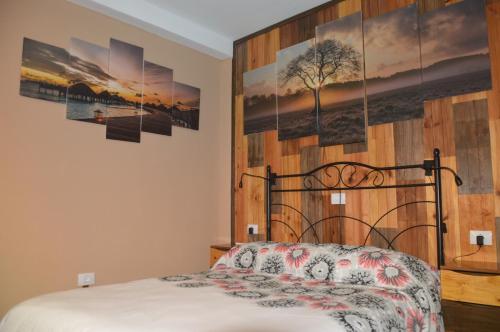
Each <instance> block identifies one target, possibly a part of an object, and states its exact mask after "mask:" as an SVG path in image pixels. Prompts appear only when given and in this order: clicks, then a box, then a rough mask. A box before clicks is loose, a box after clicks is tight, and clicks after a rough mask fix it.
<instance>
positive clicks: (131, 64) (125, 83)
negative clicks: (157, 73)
mask: <svg viewBox="0 0 500 332" xmlns="http://www.w3.org/2000/svg"><path fill="white" fill-rule="evenodd" d="M143 54H144V50H143V49H142V48H141V47H138V46H134V45H131V44H128V43H125V42H122V41H119V40H116V39H111V41H110V44H109V74H110V75H111V76H113V78H114V79H113V80H112V81H110V82H109V91H110V92H111V93H118V95H120V96H121V97H123V98H125V99H126V100H128V101H133V102H141V101H142V81H143V76H142V74H143Z"/></svg>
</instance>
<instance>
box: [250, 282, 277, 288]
mask: <svg viewBox="0 0 500 332" xmlns="http://www.w3.org/2000/svg"><path fill="white" fill-rule="evenodd" d="M281 286H282V285H281V283H279V282H278V281H275V280H271V281H261V282H256V283H254V284H253V287H255V288H257V289H273V288H279V287H281Z"/></svg>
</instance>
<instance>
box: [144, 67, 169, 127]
mask: <svg viewBox="0 0 500 332" xmlns="http://www.w3.org/2000/svg"><path fill="white" fill-rule="evenodd" d="M173 83H174V81H173V71H172V69H170V68H167V67H163V66H160V65H157V64H154V63H151V62H148V61H144V89H143V97H142V98H143V103H142V131H144V132H148V133H153V134H159V135H166V136H170V135H172V118H171V112H172V100H173V88H174V86H173Z"/></svg>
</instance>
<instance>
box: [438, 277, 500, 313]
mask: <svg viewBox="0 0 500 332" xmlns="http://www.w3.org/2000/svg"><path fill="white" fill-rule="evenodd" d="M441 297H442V298H443V299H444V300H452V301H462V302H471V303H479V304H486V305H494V306H500V276H499V275H492V274H479V273H466V272H455V271H449V270H442V271H441Z"/></svg>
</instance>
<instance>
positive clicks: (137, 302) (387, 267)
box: [0, 149, 462, 332]
mask: <svg viewBox="0 0 500 332" xmlns="http://www.w3.org/2000/svg"><path fill="white" fill-rule="evenodd" d="M411 169H419V170H423V171H425V175H427V176H429V177H431V176H433V180H431V181H430V182H416V183H406V182H405V183H403V184H398V183H394V182H389V183H386V182H385V179H386V178H390V177H392V178H394V172H398V171H405V170H411ZM442 170H446V171H449V172H451V173H452V174H453V175H454V177H455V182H456V184H457V185H460V184H461V182H462V181H461V179H460V178H459V177H458V175H457V174H456V173H455V172H454V171H453V170H452V169H450V168H447V167H442V166H441V165H440V157H439V150H437V149H436V150H435V151H434V159H433V160H425V161H424V162H423V163H422V164H416V165H397V166H387V167H376V166H372V165H367V164H362V163H358V162H336V163H330V164H325V165H322V166H319V167H317V168H315V169H313V170H311V171H309V172H305V173H299V174H276V173H273V172H272V170H271V167H269V166H268V168H267V174H266V176H256V175H253V174H247V173H243V174H241V181H240V187H241V186H242V185H243V179H244V178H245V177H250V178H252V180H258V181H265V183H266V186H265V193H264V196H265V197H266V204H265V209H266V240H267V241H266V242H254V243H247V244H240V245H237V246H234V247H233V248H232V249H230V250H229V251H228V252H227V253H226V254H225V255H224V256H223V257H221V258H220V259H219V261H218V262H217V263H216V264H215V265H214V267H213V268H212V269H210V270H209V271H207V272H203V273H198V274H189V275H175V276H165V277H161V278H156V279H145V280H139V281H134V282H129V283H123V284H116V285H109V286H99V287H92V288H86V289H76V290H71V291H66V292H59V293H54V294H48V295H44V296H40V297H37V298H34V299H31V300H28V301H26V302H24V303H21V304H19V305H17V306H16V307H14V308H13V309H11V311H10V312H8V313H7V315H6V316H5V317H4V318H3V320H2V322H1V323H0V332H18V331H23V332H24V331H37V332H45V331H52V332H54V331H168V332H180V331H196V332H205V331H206V332H208V331H210V332H212V331H218V332H224V331H239V332H258V331H259V332H260V331H268V332H281V331H283V332H284V331H287V332H294V331H308V332H315V331H347V332H358V331H429V332H431V331H444V327H443V319H442V313H441V305H440V282H439V268H440V267H441V265H443V264H444V262H445V259H444V250H443V233H445V232H446V224H445V223H444V222H443V218H442V188H441V171H442ZM356 174H357V175H358V176H357V177H356V176H354V175H356ZM292 178H301V179H302V181H301V183H302V185H301V186H300V187H292V188H290V187H286V186H284V185H283V184H281V185H279V184H278V182H279V181H280V180H281V181H283V180H287V179H292ZM353 179H355V180H353ZM412 187H432V189H433V192H434V200H417V201H411V202H405V203H404V204H401V205H399V206H397V207H394V208H392V209H390V210H389V211H387V213H385V214H384V215H382V216H381V219H379V221H380V220H382V218H383V217H384V216H386V215H387V214H389V213H391V212H393V211H396V210H397V209H398V208H401V207H405V206H407V205H409V204H433V205H434V207H435V213H434V216H435V223H434V224H428V223H427V221H426V220H425V221H424V222H423V223H422V224H419V225H412V226H410V227H407V228H404V229H400V230H398V233H397V234H395V235H393V237H392V238H389V237H387V236H385V235H384V234H383V233H382V232H381V231H380V230H379V229H378V227H377V223H378V221H377V222H376V223H374V224H370V223H368V222H366V221H363V220H361V219H358V218H354V217H349V216H327V217H325V218H322V219H320V220H317V221H315V220H310V219H308V218H307V216H305V215H304V214H302V213H301V212H300V211H299V210H298V209H297V208H295V207H293V206H290V205H288V204H286V203H284V202H274V201H273V194H275V193H280V192H290V191H294V192H323V191H326V192H333V191H342V190H384V189H393V188H412ZM276 205H280V206H282V207H283V208H289V209H293V210H294V211H296V212H298V213H299V214H300V216H301V218H302V219H303V220H305V221H307V224H306V226H305V229H302V232H301V233H300V234H298V233H297V232H296V231H295V229H294V228H293V227H292V226H290V225H288V224H287V223H286V221H283V220H278V219H275V218H273V216H272V207H273V206H276ZM338 217H342V218H338ZM340 219H343V220H351V221H357V222H360V223H361V224H363V225H364V226H365V227H369V231H368V232H367V236H366V238H365V241H364V242H363V243H360V245H357V246H352V245H345V244H325V243H321V242H322V241H321V239H320V238H319V237H318V235H317V232H316V230H315V228H316V226H318V225H321V224H322V223H324V222H331V221H332V220H335V221H339V220H340ZM273 223H278V224H281V225H283V226H285V227H288V228H289V229H290V231H291V232H292V233H293V234H295V237H296V243H279V242H276V243H275V242H272V240H273V238H272V234H271V231H272V224H273ZM419 227H434V228H435V229H436V232H435V235H436V236H435V241H436V243H435V245H433V246H432V247H435V248H436V257H435V261H436V262H437V264H436V268H433V267H431V266H430V265H428V264H427V263H426V262H424V261H422V260H420V259H418V258H416V257H414V256H412V255H409V254H405V253H403V252H399V251H396V250H394V249H395V248H394V241H395V240H396V239H397V238H398V237H399V236H400V235H401V234H403V233H404V232H407V231H410V230H412V229H415V228H419ZM307 232H311V233H313V234H314V237H313V238H314V239H315V240H316V242H317V243H315V244H312V243H302V242H303V240H304V235H305V234H306V233H307ZM374 233H376V234H378V235H379V236H380V237H381V238H382V239H383V240H384V241H385V244H386V246H381V247H384V248H377V247H373V246H366V245H365V244H366V241H367V240H368V238H369V236H370V235H371V234H374Z"/></svg>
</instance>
